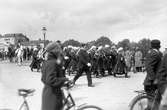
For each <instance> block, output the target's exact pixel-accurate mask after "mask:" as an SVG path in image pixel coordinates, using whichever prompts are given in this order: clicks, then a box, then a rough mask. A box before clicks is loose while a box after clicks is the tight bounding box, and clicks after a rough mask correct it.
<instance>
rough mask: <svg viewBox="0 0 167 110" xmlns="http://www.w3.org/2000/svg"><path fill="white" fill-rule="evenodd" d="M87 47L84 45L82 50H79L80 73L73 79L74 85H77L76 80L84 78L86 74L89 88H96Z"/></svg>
mask: <svg viewBox="0 0 167 110" xmlns="http://www.w3.org/2000/svg"><path fill="white" fill-rule="evenodd" d="M84 46H85V45H83V46H82V47H81V48H80V50H78V52H77V55H78V73H77V74H76V76H75V77H74V79H73V83H74V84H75V82H76V80H77V79H78V78H79V77H80V76H82V73H83V72H85V73H86V76H87V80H88V87H94V85H92V78H91V71H90V66H91V64H90V57H89V54H88V52H87V51H86V49H85V47H84Z"/></svg>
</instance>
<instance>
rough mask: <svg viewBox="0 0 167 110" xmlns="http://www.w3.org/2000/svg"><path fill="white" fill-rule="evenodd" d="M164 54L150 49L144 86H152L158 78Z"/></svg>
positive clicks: (147, 56)
mask: <svg viewBox="0 0 167 110" xmlns="http://www.w3.org/2000/svg"><path fill="white" fill-rule="evenodd" d="M161 58H162V53H161V52H160V51H158V50H156V49H150V50H149V51H148V53H147V55H146V62H145V64H146V72H147V75H146V78H145V80H144V85H152V84H153V82H154V80H155V79H156V77H157V72H158V69H159V66H160V63H161Z"/></svg>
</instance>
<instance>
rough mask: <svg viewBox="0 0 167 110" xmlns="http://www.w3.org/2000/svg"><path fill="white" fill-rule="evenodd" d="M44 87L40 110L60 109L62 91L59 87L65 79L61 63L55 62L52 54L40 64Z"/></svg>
mask: <svg viewBox="0 0 167 110" xmlns="http://www.w3.org/2000/svg"><path fill="white" fill-rule="evenodd" d="M41 80H42V82H43V84H44V88H43V92H42V110H61V107H62V92H61V87H62V85H63V83H64V82H65V81H66V80H67V79H66V78H65V75H64V70H63V66H62V65H58V64H57V63H56V59H55V57H54V55H50V56H49V57H48V60H46V61H44V63H43V65H42V78H41Z"/></svg>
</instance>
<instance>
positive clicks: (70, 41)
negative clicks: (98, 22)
mask: <svg viewBox="0 0 167 110" xmlns="http://www.w3.org/2000/svg"><path fill="white" fill-rule="evenodd" d="M68 45H72V46H76V47H79V46H81V45H82V43H80V42H79V41H76V40H74V39H70V40H67V41H65V42H64V43H63V46H64V47H66V46H68Z"/></svg>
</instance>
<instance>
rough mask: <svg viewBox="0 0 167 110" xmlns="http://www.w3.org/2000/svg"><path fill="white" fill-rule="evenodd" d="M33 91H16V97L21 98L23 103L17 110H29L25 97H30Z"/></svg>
mask: <svg viewBox="0 0 167 110" xmlns="http://www.w3.org/2000/svg"><path fill="white" fill-rule="evenodd" d="M34 92H35V89H18V95H19V96H22V97H23V103H22V104H21V106H20V108H19V110H29V106H28V102H27V99H26V98H27V97H28V96H32V95H33V93H34Z"/></svg>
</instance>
